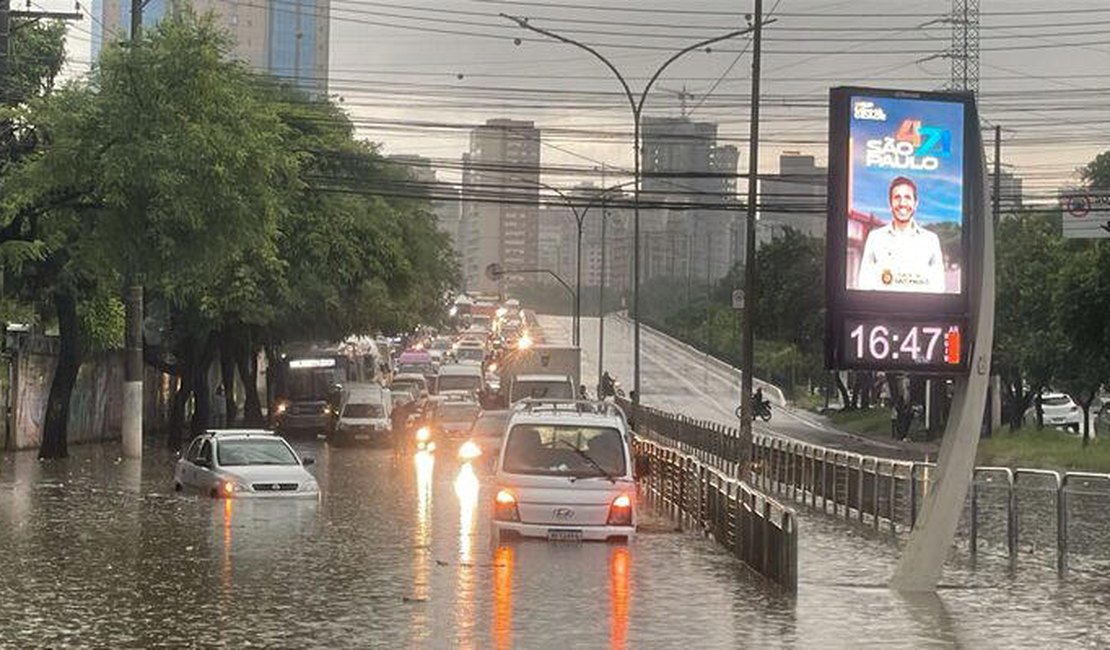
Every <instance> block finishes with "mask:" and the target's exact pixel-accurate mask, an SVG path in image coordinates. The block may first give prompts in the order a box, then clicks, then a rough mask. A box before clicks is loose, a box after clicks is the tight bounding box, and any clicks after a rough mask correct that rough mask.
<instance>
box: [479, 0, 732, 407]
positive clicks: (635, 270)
mask: <svg viewBox="0 0 1110 650" xmlns="http://www.w3.org/2000/svg"><path fill="white" fill-rule="evenodd" d="M501 17H502V18H505V19H507V20H511V21H513V22H514V23H516V24H517V25H519V26H521V27H523V28H524V29H527V30H530V31H533V32H536V33H537V34H542V35H544V36H547V37H548V38H553V39H555V40H557V41H560V42H562V43H566V44H568V45H573V46H575V47H577V48H579V49H582V50H585V51H587V52H589V53H590V54H591V55H593V56H594V58H596V59H597V60H598V61H601V62H602V63H603V64H604V65H605V67H607V68H609V71H610V72H612V73H613V75H614V76H616V78H617V81H619V82H620V84H621V88H622V89H623V90H624V95H625V97H626V98H627V99H628V105H629V107H630V108H631V109H632V138H633V146H632V149H633V153H634V158H635V163H634V167H633V169H634V171H633V174H634V180H635V189H634V191H633V199H632V242H633V243H632V246H633V253H632V276H633V277H632V323H633V327H632V347H633V352H632V366H633V370H632V374H633V385H634V388H633V390H634V391H635V393H634V394H633V396H632V397H633V402H634V403H636V404H639V402H640V185H641V182H640V181H641V179H640V152H641V147H640V117H641V115H642V114H643V108H644V102H645V101H647V96H648V93H649V92H650V91H651V87H652V85H654V84H655V82H656V80H658V79H659V76H660V75H661V74H663V71H664V70H666V69H667V68H668V67H669V66H670V65H671V64H672V63H674V62H675V61H677V60H678V59H679V58H680V57H681V56H682V55H684V54H687V53H688V52H692V51H694V50H697V49H700V48H703V47H706V46H708V45H712V44H713V43H718V42H720V41H724V40H728V39H730V38H735V37H736V36H740V35H742V34H747V33H749V32H751V31H752V30H753V28H752V27H747V28H744V29H738V30H735V31H731V32H728V33H727V34H722V35H720V36H717V37H715V38H708V39H705V40H704V41H698V42H697V43H694V44H693V45H690V46H688V47H685V48H683V49H681V50H679V51H678V52H675V53H674V54H672V55H671V57H670V58H669V59H667V60H666V61H664V62H663V64H662V65H660V66H659V68H658V69H656V71H655V74H653V75H652V76H651V78H650V79H649V80H648V82H647V85H645V86H644V89H643V91H642V92H641V93H640V97H639V100H638V101H637V99H636V96H635V95H633V93H632V89H631V88H629V86H628V82H627V81H625V79H624V76H623V75H622V74H621V73H620V70H618V69H617V67H616V66H615V65H613V63H612V62H611V61H609V59H607V58H605V57H604V56H602V54H601V53H600V52H598V51H597V50H596V49H594V48H592V47H590V46H589V45H586V44H585V43H580V42H578V41H576V40H574V39H572V38H568V37H566V36H562V35H560V34H556V33H555V32H552V31H550V30H547V29H542V28H540V27H535V26H533V25H531V24H529V23H528V20H527V19H526V18H520V17H519V16H511V15H509V14H506V13H502V14H501Z"/></svg>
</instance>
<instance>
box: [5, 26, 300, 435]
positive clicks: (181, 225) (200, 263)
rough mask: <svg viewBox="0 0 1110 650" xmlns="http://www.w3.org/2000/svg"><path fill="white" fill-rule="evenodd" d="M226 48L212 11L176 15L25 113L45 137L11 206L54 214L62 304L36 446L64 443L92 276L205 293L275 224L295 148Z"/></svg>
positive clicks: (114, 49)
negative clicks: (58, 349) (86, 78)
mask: <svg viewBox="0 0 1110 650" xmlns="http://www.w3.org/2000/svg"><path fill="white" fill-rule="evenodd" d="M229 51H230V45H229V41H228V39H227V36H226V35H225V34H224V33H223V32H221V31H220V30H219V29H218V28H217V27H216V26H215V24H214V22H213V20H212V19H211V18H210V17H205V18H197V17H196V16H195V15H194V14H192V13H191V12H181V13H179V14H176V15H175V16H173V17H171V18H167V19H166V20H164V21H162V22H161V23H160V24H159V26H158V27H157V28H155V29H153V30H150V31H148V32H146V33H145V35H144V37H143V39H142V40H141V41H139V42H138V43H134V44H123V45H117V46H110V47H108V48H107V49H106V50H105V51H104V54H103V55H102V57H101V60H100V62H99V67H98V68H97V72H96V75H95V77H94V78H93V81H92V82H91V83H90V84H89V85H88V86H75V87H73V88H72V89H69V90H67V91H65V92H61V93H55V94H53V95H52V96H48V97H46V98H45V99H43V100H42V101H39V102H36V103H34V104H32V105H31V107H30V108H29V109H28V110H27V112H26V115H27V120H26V122H27V123H29V124H34V125H35V129H36V132H37V133H38V134H40V135H39V136H38V137H40V138H43V139H46V140H48V141H49V142H50V147H49V148H47V149H45V150H43V151H42V152H41V153H39V154H37V155H35V156H33V157H29V158H28V160H27V161H26V162H25V164H24V165H23V166H22V168H21V169H20V170H19V181H20V190H19V192H18V196H17V197H16V199H15V200H14V201H13V202H12V204H11V205H10V206H9V209H10V210H12V212H13V213H14V214H17V215H26V214H41V215H42V217H43V222H44V223H45V222H47V221H50V222H51V223H50V225H48V226H44V227H49V228H53V231H52V232H53V235H54V237H55V240H56V244H55V245H54V246H52V247H51V254H52V255H56V257H55V258H53V259H52V260H51V262H50V263H51V264H53V265H54V266H56V267H57V269H58V275H57V278H58V281H57V283H56V284H55V286H54V293H55V295H56V302H57V303H58V309H59V312H63V311H64V313H65V315H66V316H65V318H63V317H62V316H61V315H59V324H60V334H61V338H62V351H63V353H62V359H61V362H60V363H59V367H58V371H57V372H56V373H55V380H54V381H55V385H56V387H57V390H55V387H52V389H51V398H50V405H49V406H48V410H47V422H46V425H45V430H44V437H43V447H42V449H41V450H40V455H42V456H46V457H57V456H64V455H65V453H66V446H65V424H66V417H67V410H68V402H69V394H70V393H71V392H72V386H73V381H74V379H75V378H76V372H77V368H78V367H79V365H80V348H79V345H78V338H79V333H78V331H77V329H76V326H75V324H76V322H77V319H76V303H77V298H78V297H79V296H80V295H82V294H83V293H85V287H84V283H87V282H88V281H89V279H90V278H99V279H101V280H103V279H104V278H106V277H111V278H112V279H113V280H114V281H115V282H116V286H117V287H118V286H120V284H122V282H121V280H124V279H130V278H141V279H142V280H143V283H144V284H145V286H146V287H147V288H148V290H149V291H151V292H153V293H154V294H155V295H158V296H161V297H162V298H163V299H164V300H166V301H168V302H169V303H171V304H175V305H195V304H199V303H200V301H201V299H203V298H204V297H205V296H206V291H207V289H208V288H209V287H211V286H212V285H213V284H214V283H215V282H216V281H217V279H218V277H219V274H220V273H221V272H223V271H225V270H226V268H227V265H226V260H227V259H229V258H232V257H234V256H235V255H236V254H239V253H241V252H242V251H245V250H254V249H265V248H266V247H267V246H268V245H269V242H270V241H271V239H272V237H273V235H274V231H275V228H276V225H277V215H278V212H279V209H280V208H281V206H282V205H283V200H282V198H283V195H284V193H285V192H286V191H287V188H289V187H290V185H291V182H292V178H293V173H292V172H293V171H294V168H293V164H292V163H293V159H292V157H291V156H290V155H289V154H288V152H287V151H286V150H285V149H284V148H283V147H282V144H283V137H284V127H283V124H282V123H281V121H280V119H279V118H278V115H277V113H276V111H275V110H274V108H273V107H272V106H271V105H269V104H267V103H265V102H263V101H260V99H259V97H258V95H257V92H256V91H255V86H254V84H253V83H252V81H251V79H252V76H251V74H250V73H249V72H248V71H247V69H246V68H245V66H244V64H242V63H240V62H235V61H233V60H231V59H230V58H229V57H228V53H229ZM129 283H130V282H128V284H129ZM67 323H72V324H74V326H73V327H69V326H67Z"/></svg>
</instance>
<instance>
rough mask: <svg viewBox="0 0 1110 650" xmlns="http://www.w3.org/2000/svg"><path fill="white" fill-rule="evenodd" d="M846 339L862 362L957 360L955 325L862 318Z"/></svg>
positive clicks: (946, 362) (949, 363) (948, 363)
mask: <svg viewBox="0 0 1110 650" xmlns="http://www.w3.org/2000/svg"><path fill="white" fill-rule="evenodd" d="M849 326H850V325H849ZM848 339H849V342H850V345H849V346H848V348H849V350H848V351H849V354H853V356H854V357H855V359H856V360H857V361H863V362H865V363H867V362H900V363H904V364H906V365H907V366H912V365H916V364H921V365H945V366H958V365H959V364H960V328H959V326H958V325H946V326H942V325H935V324H930V325H915V324H908V323H897V324H896V323H874V322H872V323H866V322H863V323H858V324H857V325H856V327H855V328H853V329H851V330H849V332H848Z"/></svg>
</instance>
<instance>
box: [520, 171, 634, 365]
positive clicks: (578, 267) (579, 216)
mask: <svg viewBox="0 0 1110 650" xmlns="http://www.w3.org/2000/svg"><path fill="white" fill-rule="evenodd" d="M517 180H522V181H524V182H527V183H533V184H535V185H537V186H538V187H542V188H544V189H546V190H550V191H552V192H554V193H555V194H558V195H559V198H561V199H562V200H563V202H564V203H566V205H567V207H568V208H570V211H571V213H573V215H574V224H575V227H576V228H577V230H576V232H575V235H576V238H577V241H576V243H575V252H574V260H575V262H574V265H575V283H574V322H573V324H572V327H573V335H572V339H573V343H574V345H576V346H580V345H582V230H583V228H584V227H585V223H586V215H588V214H589V213H590V208H592V207H594V205H595V204H596V203H597V202H598V201H599V200H603V199H604V198H605V197H606V196H607V195H608V194H609V193H610V192H612V191H613V190H619V189H621V188H624V187H627V186H629V185H631V184H633V183H635V181H625V182H623V183H618V184H616V185H611V186H609V187H606V188H604V189H601V190H600V191H598V192H596V193H594V195H593V196H591V197H590V199H589V201H587V202H586V203H585V204H583V203H581V202H580V201H579V202H577V203H576V202H575V197H573V196H570V195H569V194H567V193H566V192H564V191H563V190H561V189H559V188H557V187H555V186H554V185H548V184H547V183H544V182H543V181H534V180H531V179H517ZM583 189H584V190H590V189H593V188H583ZM579 208H582V209H581V210H579ZM601 218H602V219H603V220H604V219H605V215H604V214H603V215H602V217H601ZM603 225H604V224H603ZM604 244H605V242H604V241H603V242H602V245H603V246H604ZM603 254H604V253H603ZM602 282H604V280H602Z"/></svg>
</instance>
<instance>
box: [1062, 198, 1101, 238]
mask: <svg viewBox="0 0 1110 650" xmlns="http://www.w3.org/2000/svg"><path fill="white" fill-rule="evenodd" d="M1060 212H1061V217H1062V218H1061V220H1060V222H1061V228H1062V230H1063V234H1064V237H1066V238H1068V239H1110V192H1102V191H1098V190H1089V189H1084V188H1080V189H1074V190H1067V191H1065V192H1063V193H1061V194H1060Z"/></svg>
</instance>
